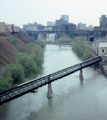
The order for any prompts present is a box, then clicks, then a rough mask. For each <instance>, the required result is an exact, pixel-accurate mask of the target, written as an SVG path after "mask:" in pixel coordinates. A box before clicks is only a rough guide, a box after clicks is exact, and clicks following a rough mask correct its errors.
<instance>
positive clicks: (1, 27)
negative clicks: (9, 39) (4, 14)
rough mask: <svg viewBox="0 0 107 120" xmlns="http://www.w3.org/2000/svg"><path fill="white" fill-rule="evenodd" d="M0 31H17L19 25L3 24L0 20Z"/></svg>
mask: <svg viewBox="0 0 107 120" xmlns="http://www.w3.org/2000/svg"><path fill="white" fill-rule="evenodd" d="M0 32H19V27H18V26H15V25H14V24H5V23H4V22H0Z"/></svg>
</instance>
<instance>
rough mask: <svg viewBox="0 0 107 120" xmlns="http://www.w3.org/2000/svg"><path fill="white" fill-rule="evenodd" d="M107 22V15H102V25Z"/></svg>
mask: <svg viewBox="0 0 107 120" xmlns="http://www.w3.org/2000/svg"><path fill="white" fill-rule="evenodd" d="M106 24H107V17H106V15H102V16H101V18H100V26H106Z"/></svg>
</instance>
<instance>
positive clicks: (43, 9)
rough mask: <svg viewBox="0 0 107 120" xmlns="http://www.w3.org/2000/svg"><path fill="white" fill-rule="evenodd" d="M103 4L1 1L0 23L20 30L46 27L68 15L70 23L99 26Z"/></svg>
mask: <svg viewBox="0 0 107 120" xmlns="http://www.w3.org/2000/svg"><path fill="white" fill-rule="evenodd" d="M105 3H106V1H105V0H102V1H100V0H81V1H80V0H72V1H71V0H66V1H61V0H59V1H57V0H36V1H35V0H32V1H31V0H26V1H24V0H18V1H16V0H1V1H0V18H1V19H0V22H5V23H8V24H15V25H17V26H20V27H21V28H22V26H23V24H28V23H34V22H37V23H39V24H42V25H45V26H46V25H47V22H48V21H52V22H54V21H55V20H57V19H60V16H61V15H68V16H69V22H70V23H74V24H76V25H77V24H78V23H80V22H82V23H85V24H86V25H87V26H89V25H93V26H99V18H100V17H101V15H102V14H105V15H107V12H106V11H107V8H106V4H105Z"/></svg>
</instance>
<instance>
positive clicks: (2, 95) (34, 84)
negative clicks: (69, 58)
mask: <svg viewBox="0 0 107 120" xmlns="http://www.w3.org/2000/svg"><path fill="white" fill-rule="evenodd" d="M100 61H102V59H101V57H100V56H99V57H95V58H92V59H89V60H87V61H84V62H82V63H80V64H76V65H74V66H71V67H68V68H65V69H63V70H60V71H57V72H55V73H53V74H49V75H47V76H44V77H41V78H38V79H34V80H30V81H28V82H25V83H22V84H20V85H17V86H15V87H13V88H10V89H7V90H5V91H2V92H0V105H1V104H3V103H5V102H8V101H10V100H13V99H15V98H17V97H20V96H22V95H24V94H26V93H29V92H32V91H34V90H35V89H38V88H39V87H42V86H43V85H46V84H49V83H50V82H53V81H55V80H58V79H60V78H63V77H65V76H67V75H70V74H72V73H74V72H76V71H78V70H80V69H82V68H85V67H88V66H90V65H92V64H94V63H96V62H100Z"/></svg>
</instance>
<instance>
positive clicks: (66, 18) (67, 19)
mask: <svg viewBox="0 0 107 120" xmlns="http://www.w3.org/2000/svg"><path fill="white" fill-rule="evenodd" d="M61 19H63V20H64V21H67V23H68V22H69V18H68V15H61Z"/></svg>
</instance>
